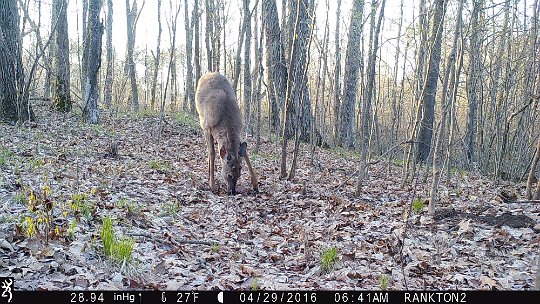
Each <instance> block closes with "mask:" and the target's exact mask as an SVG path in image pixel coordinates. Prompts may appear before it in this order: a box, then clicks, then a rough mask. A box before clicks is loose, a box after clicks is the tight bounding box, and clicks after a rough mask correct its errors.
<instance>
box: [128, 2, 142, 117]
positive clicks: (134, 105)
mask: <svg viewBox="0 0 540 304" xmlns="http://www.w3.org/2000/svg"><path fill="white" fill-rule="evenodd" d="M137 12H138V10H137V0H133V5H130V4H129V0H126V20H127V57H126V61H127V65H128V73H129V79H130V82H131V103H130V104H131V109H132V110H133V111H138V110H139V90H138V88H137V71H136V67H135V62H134V61H133V56H134V55H133V52H134V49H135V30H136V22H137V20H136V18H137Z"/></svg>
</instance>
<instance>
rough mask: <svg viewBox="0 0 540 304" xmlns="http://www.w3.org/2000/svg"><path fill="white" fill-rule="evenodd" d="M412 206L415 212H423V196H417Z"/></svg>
mask: <svg viewBox="0 0 540 304" xmlns="http://www.w3.org/2000/svg"><path fill="white" fill-rule="evenodd" d="M411 208H412V212H413V213H422V210H423V209H424V202H423V201H422V199H421V198H416V199H414V200H413V202H412V206H411Z"/></svg>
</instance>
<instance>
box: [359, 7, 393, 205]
mask: <svg viewBox="0 0 540 304" xmlns="http://www.w3.org/2000/svg"><path fill="white" fill-rule="evenodd" d="M385 4H386V0H383V1H382V3H381V11H380V12H379V20H378V21H377V27H376V28H375V30H374V32H373V33H372V37H371V38H370V40H371V41H372V42H371V49H370V54H369V60H368V67H367V73H368V75H367V86H366V91H365V96H364V98H363V99H364V105H363V107H362V110H363V111H362V133H361V137H362V141H361V148H360V163H359V168H358V181H357V183H356V195H357V196H359V195H360V193H361V191H362V185H363V184H364V179H365V173H366V164H367V161H368V159H367V158H368V154H369V153H368V152H369V138H370V134H371V107H372V106H371V104H372V99H373V94H374V91H375V65H376V62H377V51H378V49H379V34H380V32H381V25H382V20H383V17H384V7H385ZM376 13H377V5H372V12H371V19H372V21H371V27H372V28H373V27H374V26H375V14H376Z"/></svg>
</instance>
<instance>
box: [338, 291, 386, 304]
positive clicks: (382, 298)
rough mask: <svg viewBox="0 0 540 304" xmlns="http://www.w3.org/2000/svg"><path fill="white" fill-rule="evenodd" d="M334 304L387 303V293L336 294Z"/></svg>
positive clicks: (348, 292)
mask: <svg viewBox="0 0 540 304" xmlns="http://www.w3.org/2000/svg"><path fill="white" fill-rule="evenodd" d="M334 303H389V299H388V292H366V291H361V292H360V291H359V292H351V291H347V292H336V293H334Z"/></svg>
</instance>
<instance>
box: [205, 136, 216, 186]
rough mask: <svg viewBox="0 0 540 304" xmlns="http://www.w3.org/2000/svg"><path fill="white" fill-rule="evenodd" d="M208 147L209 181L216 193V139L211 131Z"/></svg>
mask: <svg viewBox="0 0 540 304" xmlns="http://www.w3.org/2000/svg"><path fill="white" fill-rule="evenodd" d="M206 146H207V148H208V179H209V182H210V189H211V190H212V191H214V192H215V191H216V190H217V188H216V182H215V179H214V171H215V170H214V167H215V166H214V161H215V158H216V150H215V148H214V137H213V136H212V133H211V132H210V130H208V131H207V132H206Z"/></svg>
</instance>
